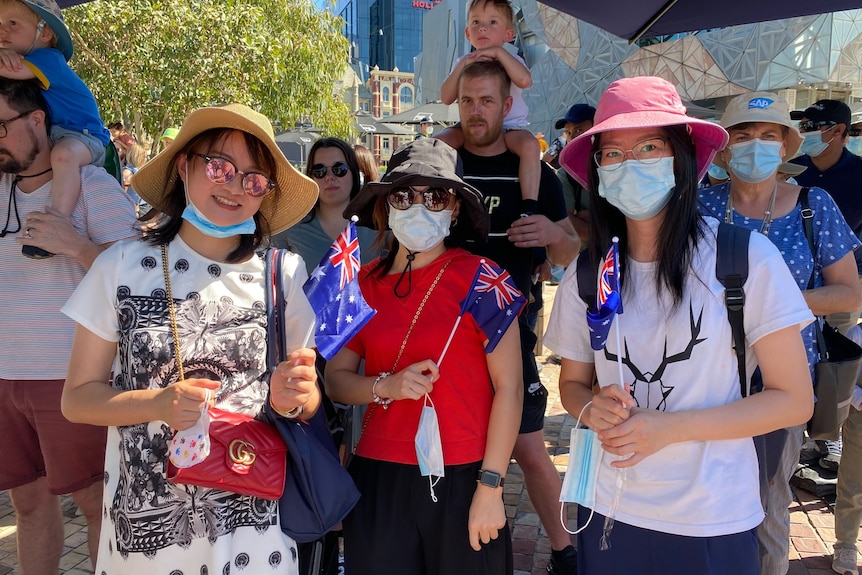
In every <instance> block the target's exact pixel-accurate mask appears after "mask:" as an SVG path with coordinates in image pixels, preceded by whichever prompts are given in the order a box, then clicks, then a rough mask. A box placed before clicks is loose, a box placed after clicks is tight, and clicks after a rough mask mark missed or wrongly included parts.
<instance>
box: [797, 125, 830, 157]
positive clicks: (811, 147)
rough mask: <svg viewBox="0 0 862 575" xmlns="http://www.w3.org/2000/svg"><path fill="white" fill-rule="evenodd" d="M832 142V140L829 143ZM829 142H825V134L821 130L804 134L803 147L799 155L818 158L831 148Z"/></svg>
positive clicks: (800, 148)
mask: <svg viewBox="0 0 862 575" xmlns="http://www.w3.org/2000/svg"><path fill="white" fill-rule="evenodd" d="M831 141H832V140H831V139H830V140H829V142H831ZM829 142H824V141H823V132H821V131H820V130H815V131H813V132H805V133H804V134H802V146H800V147H799V153H800V154H807V155H809V156H811V157H812V158H816V157H817V156H819V155H820V154H822V153H823V152H825V151H826V148H828V147H829Z"/></svg>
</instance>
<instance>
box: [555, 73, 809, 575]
mask: <svg viewBox="0 0 862 575" xmlns="http://www.w3.org/2000/svg"><path fill="white" fill-rule="evenodd" d="M726 142H727V133H726V132H725V131H724V130H723V129H722V128H721V127H720V126H717V125H715V124H711V123H709V122H704V121H701V120H696V119H694V118H690V117H688V116H686V114H685V107H684V106H683V105H682V102H681V100H680V98H679V95H678V94H677V92H676V89H675V88H674V86H673V85H672V84H670V83H668V82H666V81H665V80H662V79H660V78H654V77H639V78H624V79H621V80H618V81H616V82H614V83H612V84H611V85H610V86H609V87H608V89H607V91H606V92H605V93H604V94H603V95H602V97H601V99H600V101H599V104H598V107H597V110H596V123H595V126H594V127H593V128H592V129H591V130H589V131H587V132H586V133H584V134H583V135H581V136H580V137H579V138H577V139H576V140H574V141H573V142H572V143H570V144H569V145H568V146H567V147H566V148H565V149H564V151H563V154H562V160H561V164H562V165H563V166H564V167H565V169H566V170H567V171H568V172H569V173H570V174H572V175H573V176H574V177H575V178H576V179H578V180H580V181H581V182H582V183H584V184H585V185H587V186H588V188H589V190H590V208H591V209H590V212H591V213H590V216H591V229H592V233H593V235H592V237H593V238H594V239H595V241H593V242H591V245H590V253H584V254H582V255H581V256H580V257H582V258H589V260H587V261H586V262H581V268H582V270H589V269H590V268H592V269H595V268H597V267H598V264H599V262H600V261H601V259H602V256H603V255H604V254H605V253H606V252H607V251H608V248H609V247H611V245H612V238H613V239H614V240H617V241H618V250H619V259H620V266H619V269H620V270H621V272H619V276H618V277H619V279H620V280H621V288H620V290H619V295H620V298H621V299H620V300H619V306H618V308H617V310H616V311H617V313H618V314H620V315H619V316H617V317H614V316H613V315H611V316H610V318H611V319H610V321H612V325H611V329H612V330H613V331H615V332H616V333H615V334H612V335H611V337H609V338H608V340H607V342H606V343H602V344H596V342H595V341H593V339H594V338H593V335H592V334H591V328H590V326H589V324H588V321H587V317H586V316H587V314H586V313H585V311H588V310H586V308H587V307H590V308H592V305H590V306H587V304H586V303H585V302H584V300H582V299H581V297H580V296H579V286H578V282H579V281H583V280H584V279H585V278H586V277H587V274H580V273H579V272H578V266H577V265H572V266H570V267H569V269H568V270H567V272H566V275H565V276H564V278H563V281H562V282H561V283H560V286H559V288H558V289H557V298H556V300H555V303H554V309H553V312H552V314H551V319H550V322H549V326H548V330H547V332H546V335H545V343H546V345H547V346H548V347H549V348H551V349H552V350H553V351H555V352H557V353H559V354H560V355H561V356H562V358H563V361H562V368H561V371H560V396H561V399H562V402H563V405H564V406H565V407H566V409H567V410H568V411H569V413H572V414H579V419H580V421H581V422H582V423H584V424H585V425H586V426H587V427H588V428H589V431H585V432H583V433H573V435H572V443H571V454H572V455H571V457H572V459H573V461H572V463H570V471H569V472H567V477H566V481H565V482H564V486H563V493H562V494H561V500H562V501H567V502H569V501H575V502H578V503H579V504H580V509H579V511H578V528H579V529H578V561H579V571H580V572H581V573H626V574H627V575H628V574H641V573H642V574H661V575H668V574H676V573H679V574H682V573H686V574H689V573H699V574H712V573H716V574H717V573H734V574H739V575H748V574H750V575H755V574H757V573H759V558H758V550H757V541H756V537H755V529H756V527H757V525H758V524H759V523H760V522H761V521H762V519H763V509H762V507H761V504H760V494H759V485H758V466H757V456H756V454H755V450H754V445H753V442H752V441H751V437H752V436H753V435H758V434H762V433H766V432H769V431H772V430H774V429H778V428H781V427H786V426H788V425H795V424H798V423H801V422H803V421H805V420H806V419H807V418H808V417H809V416H810V414H811V409H812V398H811V387H810V386H811V380H810V377H809V376H808V371H807V370H806V369H805V365H806V361H805V351H804V348H803V345H802V338H801V337H800V334H799V329H800V325H805V324H807V323H808V322H810V321H811V319H812V317H811V313H810V312H809V311H808V309H807V306H806V305H805V301H804V299H803V298H802V297H801V294H800V293H799V290H798V289H794V288H793V287H792V286H794V281H793V278H792V276H791V275H790V273H789V271H788V269H787V266H786V265H785V264H784V261H783V259H782V258H781V255H780V254H779V252H778V250H777V249H776V248H775V247H774V246H773V245H772V244H771V243H770V242H769V241H768V240H767V239H766V238H763V237H761V236H759V235H757V234H755V235H754V236H753V237H752V238H751V240H750V244H749V262H750V265H749V275H748V281H747V282H746V284H745V295H746V304H745V331H746V341H747V345H746V357H747V358H748V361H747V366H746V371H747V375H748V376H749V377H750V375H751V372H752V371H753V369H754V364H755V362H758V363H759V364H760V367H761V371H762V373H763V380H764V391H763V392H761V393H759V394H756V395H749V396H748V397H745V398H742V395H741V392H740V381H739V374H738V371H737V362H736V360H735V357H734V353H733V349H732V336H731V329H730V324H729V322H728V318H727V309H726V308H725V305H724V297H723V296H724V294H723V291H724V287H723V286H722V285H721V284H720V283H719V281H718V280H717V279H716V276H715V269H716V234H717V228H718V221H717V220H714V219H707V218H704V217H703V216H701V215H700V214H699V212H698V208H697V182H698V180H699V178H700V177H701V176H703V174H704V173H705V172H706V170H707V169H708V167H709V165H710V162H711V161H712V159H713V157H714V156H715V153H716V151H717V150H719V149H722V148H723V147H724V145H725V144H726ZM611 253H613V249H612V251H611ZM585 264H586V265H585ZM579 275H580V276H582V277H579ZM612 279H616V278H612ZM602 283H603V284H605V282H604V281H603V282H602ZM614 283H615V282H614V281H611V284H612V285H613V284H614ZM590 287H592V286H587V288H588V289H585V290H584V293H590V291H591V290H590V289H589V288H590ZM614 297H615V296H611V298H610V301H613V299H614ZM623 309H624V310H625V311H626V312H628V313H626V314H622V311H623ZM591 315H592V314H591ZM596 348H598V349H596ZM594 378H595V379H597V380H598V392H597V393H595V394H594V393H593V390H592V383H593V381H594ZM587 454H592V455H593V456H592V457H591V458H589V457H587ZM572 465H575V466H576V467H574V469H573V468H572ZM572 471H574V472H572ZM608 544H609V545H610V550H609V551H605V552H601V551H600V549H601V548H605V549H607V545H608Z"/></svg>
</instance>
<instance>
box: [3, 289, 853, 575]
mask: <svg viewBox="0 0 862 575" xmlns="http://www.w3.org/2000/svg"><path fill="white" fill-rule="evenodd" d="M549 292H550V293H549ZM550 297H553V289H550V290H546V298H550ZM544 352H545V353H543V354H542V355H540V356H539V358H538V361H539V363H540V364H541V365H542V371H541V376H542V381H543V382H544V383H545V385H546V386H547V388H548V391H549V392H550V396H549V398H548V409H547V411H546V414H547V418H546V420H545V445H546V446H547V448H548V453H549V454H550V456H551V457H552V458H553V460H554V463H555V464H556V466H557V469H558V470H559V471H560V473H562V472H564V471H565V469H566V465H567V463H568V453H569V451H568V445H569V433H570V430H571V428H572V426H573V425H574V424H575V419H574V418H573V417H571V416H570V415H569V414H567V413H566V412H565V410H564V409H563V407H562V405H560V398H559V394H558V393H557V385H556V383H557V378H558V376H559V367H558V366H556V365H555V364H553V363H551V362H549V361H548V356H547V355H546V354H547V352H548V350H547V349H545V350H544ZM504 489H505V493H504V496H503V497H504V500H505V503H506V513H507V515H508V517H509V522H510V525H511V527H512V538H513V549H514V553H515V575H530V574H532V575H539V574H544V573H546V570H545V567H546V565H547V563H548V558H549V557H550V552H551V548H550V544H549V543H548V539H547V536H546V534H545V531H544V529H543V528H542V527H541V525H540V523H539V518H538V516H537V515H536V512H535V509H534V508H533V506H532V504H531V503H530V498H529V496H528V495H527V492H526V490H525V489H524V482H523V476H522V474H521V470H520V468H519V467H518V466H517V464H514V463H513V464H511V465H510V467H509V472H508V475H507V477H506V485H505V487H504ZM795 494H796V497H795V501H794V503H793V504H792V505H791V508H790V511H791V514H790V519H791V526H790V538H791V543H792V545H791V549H790V558H791V562H790V571H788V575H830V574H831V575H834V574H833V572H832V570H831V569H830V565H831V558H830V555H829V554H830V553H831V550H832V543H833V542H834V541H835V532H834V530H833V515H832V511H831V509H830V507H829V505H828V504H827V503H826V502H824V501H823V500H821V499H820V498H818V497H816V496H814V495H812V494H810V493H807V492H806V491H802V490H799V489H797V490H795ZM573 514H574V507H572V509H570V510H569V517H570V518H572V517H573V516H574V515H573ZM64 517H65V535H66V540H65V547H64V552H63V557H62V560H61V562H60V573H62V574H65V575H84V574H87V573H92V567H91V565H90V560H89V559H88V558H87V550H86V527H85V525H84V521H83V519H82V518H81V517H78V516H77V514H76V509H75V508H74V505H71V502H70V501H68V500H66V501H64ZM857 547H858V549H859V552H860V557H862V543H859V544H858V545H857ZM17 566H18V556H17V554H16V551H15V521H14V517H13V514H12V507H11V504H10V502H9V496H8V494H7V493H6V492H0V575H7V574H10V573H18V572H17V571H16V570H15V569H16V567H17ZM859 572H860V574H862V564H860V566H859Z"/></svg>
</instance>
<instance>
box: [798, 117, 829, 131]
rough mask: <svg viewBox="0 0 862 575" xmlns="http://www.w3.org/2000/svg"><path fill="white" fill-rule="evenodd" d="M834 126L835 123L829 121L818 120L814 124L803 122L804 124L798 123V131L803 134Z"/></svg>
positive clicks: (812, 121)
mask: <svg viewBox="0 0 862 575" xmlns="http://www.w3.org/2000/svg"><path fill="white" fill-rule="evenodd" d="M834 125H835V122H830V121H829V120H820V121H819V122H815V121H814V120H805V121H804V122H799V131H800V132H802V133H803V134H804V133H806V132H816V131H817V130H822V129H823V128H831V127H832V126H834Z"/></svg>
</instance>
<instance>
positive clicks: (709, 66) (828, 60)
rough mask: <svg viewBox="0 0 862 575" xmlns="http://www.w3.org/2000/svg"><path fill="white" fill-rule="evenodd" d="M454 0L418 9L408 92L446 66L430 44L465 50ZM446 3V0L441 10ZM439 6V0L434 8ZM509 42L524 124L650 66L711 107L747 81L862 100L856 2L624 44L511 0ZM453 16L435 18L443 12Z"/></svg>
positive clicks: (798, 104) (558, 113) (428, 94)
mask: <svg viewBox="0 0 862 575" xmlns="http://www.w3.org/2000/svg"><path fill="white" fill-rule="evenodd" d="M463 3H464V2H463V0H443V2H442V3H441V5H440V6H438V8H437V9H435V10H434V11H433V12H434V13H432V14H427V15H426V16H425V23H424V26H423V35H424V37H425V39H424V42H425V45H426V46H429V45H432V44H429V43H428V42H429V39H430V38H435V39H437V42H436V45H434V54H433V56H434V57H429V56H430V55H429V54H428V53H427V51H426V52H425V53H423V54H422V56H421V57H420V58H418V59H417V62H419V63H420V65H419V67H418V68H417V70H416V73H417V85H418V86H419V91H418V93H417V98H418V100H417V101H418V102H427V101H433V100H435V99H437V98H439V81H438V79H439V77H440V75H441V74H442V77H443V78H445V75H446V74H447V73H448V71H449V69H450V68H451V63H450V64H448V65H447V63H446V62H445V61H444V60H448V58H439V54H441V53H448V52H449V51H451V50H452V49H454V50H455V51H456V52H457V55H461V54H463V53H466V51H468V50H469V49H470V47H469V44H466V45H464V44H463V42H462V45H461V46H458V45H457V44H456V42H450V43H449V44H447V45H443V42H441V40H442V39H445V38H447V36H449V34H447V33H446V32H449V31H450V30H452V29H453V28H454V29H455V30H458V32H459V34H460V37H461V38H462V39H463V36H464V33H463V30H464V22H465V20H466V17H465V16H463V8H461V14H458V7H459V5H462V4H463ZM447 7H450V8H451V9H449V10H447ZM440 8H444V9H443V10H440ZM516 11H517V14H516V29H517V34H516V41H515V44H516V46H517V49H518V51H519V52H520V53H521V54H522V56H523V58H524V59H525V61H526V62H527V65H528V66H529V68H530V71H531V73H532V76H533V86H532V88H530V89H529V90H525V91H524V98H525V100H526V101H527V105H528V106H529V108H530V115H529V117H528V119H529V121H530V129H531V130H532V131H533V132H538V131H542V132H544V133H545V134H553V135H556V134H557V131H556V130H554V129H553V124H554V122H555V120H556V119H557V118H561V117H562V116H563V115H564V114H565V111H566V110H567V109H568V108H569V106H570V105H572V104H573V103H577V102H587V103H590V104H593V105H595V103H596V102H597V100H598V98H599V96H600V95H601V93H602V92H603V91H604V90H605V89H606V88H607V86H608V84H609V83H610V82H612V81H614V80H616V79H619V78H622V77H631V76H641V75H655V76H660V77H662V78H665V79H666V80H668V81H670V82H672V83H673V84H675V85H676V87H677V90H678V91H679V93H680V95H681V96H682V98H683V100H686V101H689V102H693V103H695V104H697V105H699V106H702V107H706V108H713V109H715V110H716V116H720V114H721V111H722V110H723V109H724V106H725V104H726V102H727V100H729V99H730V98H731V97H732V96H735V95H737V94H740V93H743V92H746V91H749V90H768V91H774V92H777V93H781V95H782V96H784V97H785V98H786V99H788V101H789V103H790V105H791V108H792V109H800V108H804V107H806V106H807V105H808V104H810V103H812V102H814V101H816V100H818V99H820V98H834V99H838V100H843V101H845V102H847V103H848V104H851V105H852V104H853V103H854V102H858V101H862V10H848V11H843V12H835V13H831V14H820V15H814V16H804V17H798V18H788V19H785V20H778V21H772V22H763V23H757V24H745V25H740V26H731V27H727V28H720V29H716V30H710V31H701V32H698V33H694V34H682V35H674V36H672V37H668V38H662V39H649V40H643V41H641V42H639V44H640V45H638V44H635V45H629V44H628V42H627V41H626V40H623V39H620V38H618V37H616V36H614V35H612V34H610V33H609V32H606V31H604V30H602V29H600V28H597V27H596V26H593V25H592V24H588V23H586V22H583V21H579V20H577V19H576V18H574V17H572V16H570V15H568V14H565V13H563V12H560V11H558V10H555V9H553V8H550V7H548V6H545V5H543V4H540V3H537V2H536V1H535V0H523V1H522V2H521V3H520V8H517V7H516ZM447 12H448V13H449V14H454V15H455V16H460V18H462V19H461V21H460V22H456V21H446V22H441V20H442V17H443V16H444V14H447Z"/></svg>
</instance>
